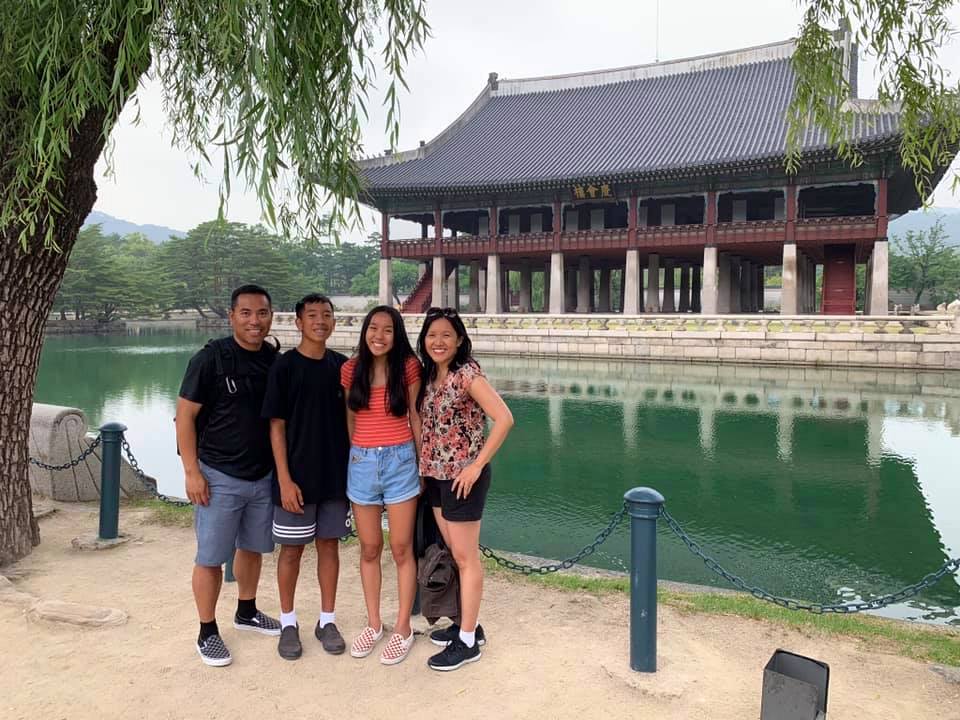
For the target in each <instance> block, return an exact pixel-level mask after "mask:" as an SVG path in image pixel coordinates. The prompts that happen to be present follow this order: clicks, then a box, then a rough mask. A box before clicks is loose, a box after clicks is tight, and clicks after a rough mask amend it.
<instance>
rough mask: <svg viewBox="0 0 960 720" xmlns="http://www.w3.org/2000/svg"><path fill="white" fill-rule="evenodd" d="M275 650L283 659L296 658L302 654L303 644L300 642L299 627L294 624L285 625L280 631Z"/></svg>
mask: <svg viewBox="0 0 960 720" xmlns="http://www.w3.org/2000/svg"><path fill="white" fill-rule="evenodd" d="M277 652H278V653H280V657H282V658H283V659H284V660H296V659H297V658H298V657H300V656H301V655H302V654H303V645H301V644H300V628H298V627H297V626H296V625H287V626H286V627H285V628H283V630H281V631H280V642H279V643H278V644H277Z"/></svg>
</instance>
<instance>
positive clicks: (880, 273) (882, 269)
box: [870, 240, 890, 315]
mask: <svg viewBox="0 0 960 720" xmlns="http://www.w3.org/2000/svg"><path fill="white" fill-rule="evenodd" d="M888 263H889V258H888V248H887V241H886V240H877V241H876V242H874V243H873V253H872V254H871V255H870V313H871V314H872V315H886V314H887V307H888V305H889V302H890V298H889V288H888V286H887V284H888V282H889V274H888V273H889V265H888Z"/></svg>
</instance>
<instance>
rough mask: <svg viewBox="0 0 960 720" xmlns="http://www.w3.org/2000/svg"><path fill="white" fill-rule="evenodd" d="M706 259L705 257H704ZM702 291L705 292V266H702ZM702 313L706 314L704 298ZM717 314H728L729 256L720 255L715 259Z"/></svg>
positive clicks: (725, 254)
mask: <svg viewBox="0 0 960 720" xmlns="http://www.w3.org/2000/svg"><path fill="white" fill-rule="evenodd" d="M704 257H706V256H704ZM703 290H704V295H706V291H707V264H706V262H704V264H703ZM703 312H704V313H707V312H708V311H707V301H706V297H704V301H703ZM717 312H718V313H728V312H730V256H729V255H728V254H727V253H720V254H719V255H718V257H717Z"/></svg>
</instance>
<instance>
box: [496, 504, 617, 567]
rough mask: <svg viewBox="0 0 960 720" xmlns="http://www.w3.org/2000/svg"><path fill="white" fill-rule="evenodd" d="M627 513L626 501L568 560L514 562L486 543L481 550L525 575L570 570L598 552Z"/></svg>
mask: <svg viewBox="0 0 960 720" xmlns="http://www.w3.org/2000/svg"><path fill="white" fill-rule="evenodd" d="M626 514H627V504H626V503H624V504H623V505H622V506H621V507H620V509H619V510H617V512H615V513H614V514H613V516H612V517H611V518H610V522H609V523H608V524H607V526H606V527H605V528H604V529H603V530H601V531H600V532H599V533H597V536H596V537H595V538H594V540H593V542H592V543H590V544H588V545H585V546H584V547H583V548H582V549H581V550H580V552H578V553H577V554H576V555H571V556H570V557H568V558H567V559H566V560H561V561H560V562H558V563H548V564H546V565H524V564H523V563H518V562H514V561H513V560H511V559H510V558H505V557H501V556H500V555H497V554H496V553H495V552H494V551H493V550H491V549H490V548H488V547H487V546H486V545H481V546H480V552H481V553H483V556H484V557H488V558H490V559H491V560H493V561H495V562H496V563H497V565H499V566H500V567H503V568H506V569H507V570H513V571H514V572H518V573H521V574H523V575H548V574H549V573H555V572H559V571H560V570H569V569H570V568H572V567H573V566H574V565H576V564H577V563H578V562H580V561H581V560H583V559H584V558H585V557H587V556H588V555H592V554H593V553H594V552H596V550H597V548H598V547H600V546H601V545H603V543H604V542H605V541H606V540H607V538H608V537H610V536H611V535H612V534H613V531H614V530H616V529H617V526H618V525H619V524H620V523H621V522H622V521H623V518H624V516H625V515H626Z"/></svg>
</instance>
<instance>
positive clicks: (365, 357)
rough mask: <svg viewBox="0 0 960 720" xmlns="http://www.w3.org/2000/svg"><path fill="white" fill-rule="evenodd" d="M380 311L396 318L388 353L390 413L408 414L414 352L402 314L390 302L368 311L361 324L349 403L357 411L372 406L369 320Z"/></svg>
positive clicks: (371, 359) (371, 360) (401, 415)
mask: <svg viewBox="0 0 960 720" xmlns="http://www.w3.org/2000/svg"><path fill="white" fill-rule="evenodd" d="M377 313H386V314H387V315H389V316H390V319H391V320H392V321H393V347H392V348H390V352H388V353H387V404H388V405H389V408H390V414H391V415H396V416H397V417H403V416H404V415H406V414H407V410H408V409H409V403H408V402H407V383H406V380H405V379H404V377H405V375H406V367H405V366H406V364H407V358H409V357H410V356H412V355H413V348H412V347H410V338H408V337H407V329H406V328H405V327H404V325H403V316H402V315H400V313H399V312H397V310H396V309H395V308H392V307H390V306H389V305H377V307H375V308H374V309H373V310H371V311H370V312H368V313H367V316H366V317H365V318H364V319H363V327H361V328H360V343H359V345H358V346H357V365H356V367H355V368H354V369H353V382H352V383H351V384H350V394H349V395H348V396H347V406H348V407H349V408H350V409H351V410H353V411H354V412H356V411H357V410H361V409H363V408H367V407H370V380H371V378H372V377H373V353H372V352H370V346H369V345H367V330H368V329H369V327H370V320H371V319H372V318H373V316H374V315H376V314H377Z"/></svg>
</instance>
